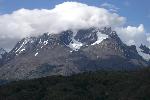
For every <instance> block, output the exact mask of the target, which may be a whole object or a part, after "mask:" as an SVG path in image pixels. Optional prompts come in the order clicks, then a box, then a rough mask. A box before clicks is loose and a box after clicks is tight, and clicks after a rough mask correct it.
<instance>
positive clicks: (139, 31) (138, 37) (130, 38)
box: [116, 24, 150, 46]
mask: <svg viewBox="0 0 150 100" xmlns="http://www.w3.org/2000/svg"><path fill="white" fill-rule="evenodd" d="M116 31H117V32H118V35H119V36H120V38H121V39H122V40H123V42H125V43H126V44H127V45H136V46H140V45H141V44H145V45H148V46H149V45H150V44H149V43H150V42H149V41H147V38H148V37H147V35H146V34H145V29H144V26H143V24H140V25H139V26H138V27H135V26H127V27H118V28H116Z"/></svg>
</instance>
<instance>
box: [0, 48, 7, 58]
mask: <svg viewBox="0 0 150 100" xmlns="http://www.w3.org/2000/svg"><path fill="white" fill-rule="evenodd" d="M5 53H6V50H4V49H3V48H0V59H2V56H3V55H4V54H5Z"/></svg>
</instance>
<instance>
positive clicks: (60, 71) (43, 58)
mask: <svg viewBox="0 0 150 100" xmlns="http://www.w3.org/2000/svg"><path fill="white" fill-rule="evenodd" d="M3 61H4V64H3V65H2V66H1V67H0V72H1V73H0V79H8V80H16V79H31V78H39V77H45V76H50V75H64V76H68V75H72V74H76V73H82V72H86V71H96V70H101V69H103V70H138V69H141V68H143V67H146V66H148V63H147V61H146V60H144V59H143V57H142V56H141V55H139V52H138V51H137V49H136V46H134V45H133V46H127V45H126V44H124V43H123V42H122V41H121V40H120V38H119V37H118V35H117V33H116V32H115V31H112V29H111V28H107V27H105V28H103V29H99V28H89V29H81V30H78V31H77V32H74V31H72V30H67V31H63V32H60V33H59V34H49V33H44V34H43V35H41V36H38V37H28V38H24V39H22V40H21V41H19V42H18V43H17V44H16V46H15V47H14V48H13V49H12V50H11V51H10V52H9V53H8V54H7V55H6V56H5V58H3ZM141 66H142V67H141Z"/></svg>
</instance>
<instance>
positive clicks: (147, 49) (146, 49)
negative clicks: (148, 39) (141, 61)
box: [140, 44, 150, 54]
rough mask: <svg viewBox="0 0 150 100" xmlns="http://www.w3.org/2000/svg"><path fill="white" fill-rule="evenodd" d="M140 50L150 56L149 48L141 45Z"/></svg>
mask: <svg viewBox="0 0 150 100" xmlns="http://www.w3.org/2000/svg"><path fill="white" fill-rule="evenodd" d="M140 49H141V50H142V52H143V53H146V54H150V49H149V48H148V47H147V46H145V45H143V44H141V45H140Z"/></svg>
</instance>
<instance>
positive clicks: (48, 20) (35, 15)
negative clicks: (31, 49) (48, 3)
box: [0, 2, 147, 49]
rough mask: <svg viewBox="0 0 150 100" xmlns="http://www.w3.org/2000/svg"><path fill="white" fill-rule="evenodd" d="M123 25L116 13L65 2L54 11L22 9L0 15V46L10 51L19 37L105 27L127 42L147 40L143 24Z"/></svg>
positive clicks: (121, 19) (123, 18)
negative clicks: (108, 27)
mask: <svg viewBox="0 0 150 100" xmlns="http://www.w3.org/2000/svg"><path fill="white" fill-rule="evenodd" d="M125 22H126V18H125V17H123V16H120V15H118V14H117V13H113V12H111V11H109V10H107V9H104V8H99V7H95V6H89V5H86V4H82V3H79V2H64V3H62V4H58V5H56V6H55V8H53V9H33V10H29V9H24V8H22V9H19V10H17V11H14V12H12V13H11V14H4V15H0V47H4V48H6V49H10V48H12V47H13V46H14V44H15V43H16V42H17V41H18V40H20V39H21V38H23V37H28V36H37V35H40V34H42V33H44V32H49V33H55V34H57V33H59V32H61V31H64V30H68V29H71V30H78V29H84V28H90V27H99V28H102V27H105V26H110V27H112V28H113V29H116V30H117V31H118V32H119V36H120V37H121V38H122V39H123V40H124V41H125V42H126V43H127V42H129V41H130V42H134V41H135V40H137V39H138V38H139V37H144V39H145V38H146V37H145V35H144V26H143V25H142V24H141V25H140V26H139V27H133V26H128V27H123V26H124V23H125ZM142 39H143V38H142ZM135 42H136V41H135ZM146 42H147V41H146Z"/></svg>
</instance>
